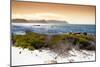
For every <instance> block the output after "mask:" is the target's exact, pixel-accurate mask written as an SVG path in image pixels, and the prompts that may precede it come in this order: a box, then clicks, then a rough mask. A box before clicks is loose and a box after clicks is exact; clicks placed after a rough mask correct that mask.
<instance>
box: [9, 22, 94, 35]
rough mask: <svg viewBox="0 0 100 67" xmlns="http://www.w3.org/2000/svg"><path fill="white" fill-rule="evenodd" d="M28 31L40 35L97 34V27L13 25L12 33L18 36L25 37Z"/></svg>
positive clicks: (84, 25)
mask: <svg viewBox="0 0 100 67" xmlns="http://www.w3.org/2000/svg"><path fill="white" fill-rule="evenodd" d="M26 31H31V32H35V33H40V34H52V35H55V34H63V33H70V32H71V33H84V32H86V33H90V34H94V35H95V34H96V25H95V24H94V25H89V24H88V25H86V24H66V25H65V24H64V25H63V24H62V25H43V24H42V25H39V24H38V25H36V24H35V25H34V24H33V25H32V24H28V25H25V24H23V25H21V24H11V33H13V34H17V35H24V34H25V33H26Z"/></svg>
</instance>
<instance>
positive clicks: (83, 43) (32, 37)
mask: <svg viewBox="0 0 100 67" xmlns="http://www.w3.org/2000/svg"><path fill="white" fill-rule="evenodd" d="M95 42H96V41H95V36H93V35H87V34H72V33H69V34H62V35H50V36H49V35H44V34H37V33H34V32H27V33H26V35H12V44H13V46H15V47H21V48H23V49H25V48H28V49H29V50H34V49H41V48H50V49H51V50H53V51H55V52H57V51H59V52H65V51H68V50H71V49H72V48H75V49H84V50H95V47H96V45H95Z"/></svg>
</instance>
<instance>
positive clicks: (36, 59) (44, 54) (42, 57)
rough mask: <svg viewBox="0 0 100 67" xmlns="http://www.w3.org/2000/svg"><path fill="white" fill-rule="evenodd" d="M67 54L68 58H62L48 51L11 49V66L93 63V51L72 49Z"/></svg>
mask: <svg viewBox="0 0 100 67" xmlns="http://www.w3.org/2000/svg"><path fill="white" fill-rule="evenodd" d="M68 53H69V55H68V56H66V57H62V56H58V55H57V54H56V53H54V52H52V51H51V50H49V49H42V50H33V51H29V50H28V49H24V50H23V49H22V48H18V47H12V66H16V65H30V64H50V63H65V62H66V63H69V62H70V63H72V62H84V61H95V51H88V50H81V51H78V50H75V49H72V50H70V51H68Z"/></svg>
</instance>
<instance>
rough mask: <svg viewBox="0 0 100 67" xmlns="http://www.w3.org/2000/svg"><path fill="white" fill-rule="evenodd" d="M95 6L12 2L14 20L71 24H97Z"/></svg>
mask: <svg viewBox="0 0 100 67" xmlns="http://www.w3.org/2000/svg"><path fill="white" fill-rule="evenodd" d="M95 9H96V7H95V6H89V5H84V6H83V5H72V4H54V3H40V2H18V1H17V2H16V1H13V2H12V19H26V20H43V19H44V20H63V21H67V22H68V23H70V24H95Z"/></svg>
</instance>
